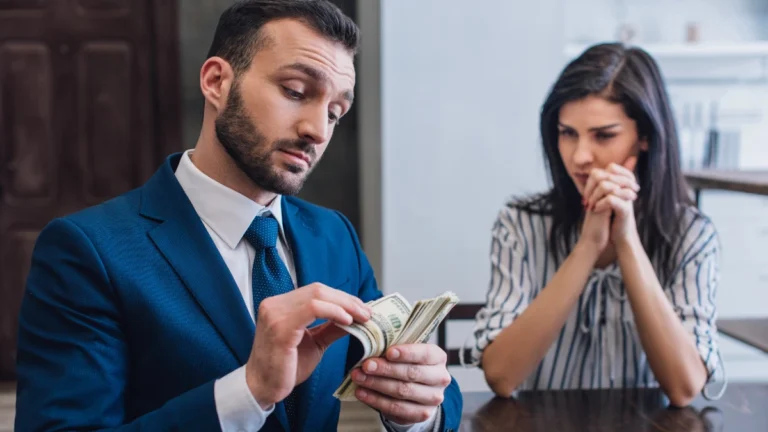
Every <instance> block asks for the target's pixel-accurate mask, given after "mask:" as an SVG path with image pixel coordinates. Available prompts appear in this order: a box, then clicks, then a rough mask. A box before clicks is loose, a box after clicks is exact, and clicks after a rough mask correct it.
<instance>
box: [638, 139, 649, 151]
mask: <svg viewBox="0 0 768 432" xmlns="http://www.w3.org/2000/svg"><path fill="white" fill-rule="evenodd" d="M639 144H640V146H639V148H640V151H644V152H647V151H648V138H641V139H640V142H639Z"/></svg>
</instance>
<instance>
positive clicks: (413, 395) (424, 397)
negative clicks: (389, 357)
mask: <svg viewBox="0 0 768 432" xmlns="http://www.w3.org/2000/svg"><path fill="white" fill-rule="evenodd" d="M352 380H353V381H355V383H357V385H358V386H360V387H364V388H366V389H369V390H374V391H376V392H377V393H380V394H382V395H384V396H389V397H391V398H393V399H397V400H401V401H411V402H416V403H417V404H419V405H427V406H438V405H440V404H441V403H443V387H432V386H427V385H424V384H419V383H413V382H406V381H400V380H396V379H391V378H383V377H377V376H372V375H367V374H365V373H363V372H361V371H360V369H355V370H353V371H352Z"/></svg>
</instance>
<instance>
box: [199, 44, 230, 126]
mask: <svg viewBox="0 0 768 432" xmlns="http://www.w3.org/2000/svg"><path fill="white" fill-rule="evenodd" d="M234 79H235V74H234V71H233V70H232V66H231V65H230V64H229V62H227V61H226V60H224V59H222V58H221V57H211V58H209V59H208V60H206V61H205V63H203V67H202V68H200V91H201V92H202V93H203V97H204V98H205V102H206V103H207V104H210V105H211V106H212V107H213V108H214V109H215V110H216V112H219V113H220V112H222V111H223V110H224V108H225V107H226V106H227V98H228V97H229V91H230V89H231V88H232V83H233V82H234Z"/></svg>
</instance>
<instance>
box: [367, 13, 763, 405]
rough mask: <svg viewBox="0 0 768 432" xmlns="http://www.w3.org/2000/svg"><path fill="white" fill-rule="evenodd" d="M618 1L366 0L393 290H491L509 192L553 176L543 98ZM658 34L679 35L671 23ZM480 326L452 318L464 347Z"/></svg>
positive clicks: (467, 383) (371, 144) (373, 229)
mask: <svg viewBox="0 0 768 432" xmlns="http://www.w3.org/2000/svg"><path fill="white" fill-rule="evenodd" d="M659 1H660V0H651V2H650V4H649V5H648V6H647V7H643V6H636V7H635V9H633V10H636V11H640V12H642V13H640V12H635V13H634V14H633V15H632V16H643V17H645V18H643V19H644V20H645V21H643V22H645V23H646V24H647V26H651V25H652V24H653V22H654V19H656V18H659V17H660V16H661V15H666V13H665V14H659V13H658V11H659V8H660V7H661V3H659ZM725 1H726V0H701V3H706V5H705V6H702V7H701V8H700V9H697V11H698V12H696V13H700V12H701V11H704V10H710V13H709V15H706V14H705V15H703V16H704V17H705V18H706V19H701V22H703V23H705V24H707V25H709V24H708V23H711V22H716V21H717V17H719V16H720V15H718V14H719V13H720V9H719V8H720V6H721V5H720V3H725ZM613 3H614V2H613V1H611V0H581V1H579V2H570V1H568V2H566V1H564V0H542V1H540V2H518V1H509V0H482V1H478V2H474V3H468V2H466V1H465V0H365V1H360V2H359V3H358V7H359V15H358V20H359V22H360V25H361V29H362V34H363V46H362V49H361V54H360V57H359V67H358V71H359V72H358V81H359V84H360V88H359V90H358V92H359V94H360V98H359V100H360V101H361V105H360V106H359V109H360V119H361V123H360V129H361V132H360V140H361V141H360V146H361V162H360V163H361V169H360V173H361V175H362V179H361V180H362V184H361V202H362V205H363V211H362V215H363V218H362V235H363V239H364V248H365V250H366V252H367V254H368V256H369V259H370V260H371V262H372V265H373V266H374V269H375V271H376V274H377V277H378V280H379V283H380V285H381V287H382V289H383V291H384V292H385V293H391V292H401V293H403V294H404V295H406V296H407V298H408V299H410V300H414V301H415V300H417V299H420V298H425V297H431V296H434V295H437V294H439V293H441V292H443V291H445V290H452V291H454V292H456V293H457V294H458V295H459V297H460V298H461V301H462V302H482V301H483V300H484V297H485V293H486V289H487V283H488V277H489V268H490V266H489V261H488V251H489V246H490V228H491V225H492V223H493V221H494V219H495V217H496V214H497V212H498V210H499V208H500V207H501V206H502V205H503V203H504V201H505V199H506V197H508V196H509V195H511V194H521V193H528V192H535V191H540V190H542V189H544V188H545V187H546V185H547V178H546V175H545V171H544V165H543V162H542V158H541V150H540V143H539V138H538V110H539V107H540V105H541V102H542V101H543V98H544V97H545V95H546V92H547V90H548V89H549V86H550V85H551V84H552V82H553V81H554V79H555V78H556V76H557V74H558V73H559V72H560V69H561V68H562V67H563V65H564V61H565V57H564V55H563V48H564V46H565V42H566V40H568V41H576V40H578V37H577V36H578V35H580V34H581V33H584V34H587V36H588V37H589V38H593V37H594V38H596V39H595V40H599V39H613V29H615V27H616V22H617V21H615V19H614V18H611V16H610V14H607V15H606V16H605V17H603V15H601V14H604V15H605V14H606V13H607V11H608V10H609V9H608V6H610V5H612V4H613ZM627 3H633V4H635V5H639V4H640V0H631V1H629V0H628V1H627ZM665 4H666V3H665ZM669 4H670V5H672V6H671V7H672V9H671V10H672V11H676V12H674V13H675V14H676V15H675V16H676V17H677V18H675V19H674V20H677V21H675V23H677V22H681V23H684V22H686V21H685V17H686V16H687V15H686V14H685V13H686V8H690V7H692V6H691V5H692V4H693V3H692V0H669ZM696 4H699V2H696ZM728 4H729V5H736V6H735V7H734V9H733V10H732V11H731V12H729V13H731V15H734V14H735V15H736V16H737V18H738V16H741V17H742V18H743V16H742V15H744V14H746V13H750V14H754V13H756V12H758V13H761V12H760V11H763V12H765V11H766V10H768V7H766V6H763V5H764V3H763V2H762V1H761V0H736V1H733V0H730V1H728ZM765 4H768V2H766V3H765ZM468 5H471V6H468ZM601 8H602V9H601ZM734 11H735V12H734ZM738 11H742V12H744V14H742V15H738V13H736V12H738ZM694 15H695V14H694ZM731 15H728V16H731ZM595 16H597V17H598V18H599V19H597V20H595V19H594V17H595ZM697 16H698V15H697ZM707 17H708V18H707ZM753 18H754V17H753ZM758 18H759V16H758ZM659 19H661V18H659ZM664 19H665V20H667V21H669V20H672V18H664ZM697 19H698V18H697ZM600 20H603V22H602V24H597V22H598V21H600ZM674 20H673V21H674ZM724 21H728V20H727V19H724ZM758 21H759V19H758ZM728 22H730V24H727V23H726V24H727V25H726V24H723V25H721V26H720V30H719V32H720V33H719V36H718V37H719V38H720V39H718V40H729V39H728V38H737V37H742V38H753V37H754V38H760V37H761V36H764V35H765V32H764V31H763V30H761V29H760V28H759V26H756V25H750V26H746V25H744V24H743V20H742V19H741V18H739V19H731V20H730V21H728ZM766 23H768V21H766ZM673 24H674V23H673ZM680 25H681V26H682V28H683V29H684V25H683V24H680ZM647 26H646V27H641V28H642V29H647V28H651V27H647ZM675 26H677V24H675ZM706 28H709V27H706ZM735 29H739V30H738V31H741V33H738V31H736V30H735ZM749 29H754V30H755V31H754V32H752V31H751V30H749ZM582 30H583V31H582ZM748 30H749V31H748ZM644 31H646V30H644ZM682 31H683V30H681V32H682ZM761 32H762V33H761ZM657 33H658V37H659V38H661V39H664V38H667V39H668V38H669V37H670V36H669V34H671V31H667V30H664V31H661V32H657ZM650 34H651V33H650V32H646V36H647V35H650ZM711 34H712V33H705V35H711ZM681 37H682V36H681ZM707 37H708V36H707ZM710 40H711V38H710ZM730 40H733V39H730ZM736 40H740V39H736ZM721 295H727V294H725V293H724V292H721ZM470 325H471V324H470V323H467V324H466V325H463V324H455V325H451V326H449V336H450V337H449V344H451V345H452V346H458V345H460V344H461V342H462V340H463V338H464V337H465V336H467V334H468V332H469V329H470ZM725 344H726V345H727V344H728V342H725ZM734 344H736V343H735V342H734V343H732V344H731V345H734ZM731 351H733V355H731V354H729V353H730V352H731ZM724 356H725V357H726V362H728V363H729V364H735V363H739V362H740V363H739V365H738V366H741V365H746V362H752V363H755V364H756V365H758V366H754V367H751V368H748V369H750V370H752V371H753V372H747V373H746V375H745V374H742V375H743V376H737V377H735V378H737V379H748V378H750V377H753V378H756V377H757V375H755V373H754V371H755V370H757V369H760V368H762V366H760V365H763V364H765V360H764V359H765V357H764V356H762V357H761V355H760V354H758V353H755V352H752V351H751V350H749V349H745V348H743V346H736V348H734V349H730V348H729V349H728V353H724ZM750 364H751V363H750ZM733 369H739V367H735V368H733ZM745 370H746V369H745ZM452 373H453V374H454V376H455V377H456V378H457V379H458V380H459V383H460V385H461V386H462V389H463V390H464V391H471V390H484V389H487V386H486V384H485V382H484V380H483V378H482V374H481V372H480V371H479V370H477V369H474V370H466V371H465V370H456V369H454V370H452ZM762 379H766V377H765V376H764V374H763V376H762Z"/></svg>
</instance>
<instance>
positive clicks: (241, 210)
mask: <svg viewBox="0 0 768 432" xmlns="http://www.w3.org/2000/svg"><path fill="white" fill-rule="evenodd" d="M192 152H193V150H187V151H185V152H184V154H183V155H182V156H181V161H179V166H178V167H177V168H176V179H177V180H178V181H179V184H180V185H181V188H182V189H184V193H186V194H187V197H188V198H189V201H190V202H191V203H192V206H193V207H194V208H195V211H196V212H197V214H198V215H199V216H200V219H202V220H203V222H205V223H206V225H208V226H209V227H210V228H211V229H212V230H213V231H214V232H215V233H216V234H217V235H218V236H219V237H221V239H222V240H224V242H225V243H226V244H227V245H228V246H229V247H231V248H232V249H234V248H236V247H237V245H238V244H239V243H240V241H241V240H242V239H243V236H244V235H245V231H246V230H247V229H248V227H249V226H250V225H251V222H253V219H254V218H255V217H256V216H264V215H268V214H270V213H271V214H272V215H273V216H274V218H275V219H276V220H277V225H278V227H279V231H280V237H281V238H282V239H283V241H285V233H284V231H283V213H282V204H281V202H282V199H281V198H282V197H281V196H279V195H278V196H277V197H275V199H273V200H272V202H271V203H270V204H269V205H268V206H266V207H265V206H263V205H261V204H259V203H257V202H255V201H253V200H251V199H250V198H248V197H246V196H245V195H242V194H241V193H239V192H236V191H234V190H232V189H230V188H228V187H226V186H224V185H223V184H221V183H219V182H217V181H216V180H214V179H212V178H210V177H208V176H207V175H205V174H204V173H203V172H202V171H200V170H199V169H198V168H197V167H196V166H195V164H194V163H192V159H191V158H190V157H189V156H190V155H191V154H192Z"/></svg>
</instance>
